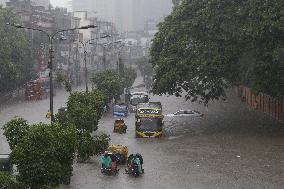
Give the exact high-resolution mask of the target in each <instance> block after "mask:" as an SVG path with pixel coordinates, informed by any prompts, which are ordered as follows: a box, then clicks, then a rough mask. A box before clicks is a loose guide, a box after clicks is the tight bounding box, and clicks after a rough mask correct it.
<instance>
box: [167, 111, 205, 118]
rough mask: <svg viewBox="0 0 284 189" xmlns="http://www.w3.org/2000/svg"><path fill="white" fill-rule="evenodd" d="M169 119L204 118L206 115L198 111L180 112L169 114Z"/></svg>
mask: <svg viewBox="0 0 284 189" xmlns="http://www.w3.org/2000/svg"><path fill="white" fill-rule="evenodd" d="M166 116H167V117H203V116H204V114H201V113H200V112H198V111H196V110H179V111H177V112H176V113H174V114H168V115H166Z"/></svg>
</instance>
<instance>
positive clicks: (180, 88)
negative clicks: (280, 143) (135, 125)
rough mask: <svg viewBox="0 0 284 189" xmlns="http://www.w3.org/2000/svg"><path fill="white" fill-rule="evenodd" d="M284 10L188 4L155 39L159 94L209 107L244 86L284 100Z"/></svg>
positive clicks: (271, 5) (252, 3)
mask: <svg viewBox="0 0 284 189" xmlns="http://www.w3.org/2000/svg"><path fill="white" fill-rule="evenodd" d="M283 9H284V2H283V1H281V0H271V1H266V0H232V1H226V0H206V1H199V0H184V1H182V4H181V5H180V6H178V7H177V8H176V9H174V11H173V12H172V14H171V15H169V16H168V17H167V18H166V19H165V21H164V22H162V23H161V24H160V25H159V32H158V33H157V34H156V35H155V38H154V40H153V45H152V47H151V53H150V55H151V63H152V64H153V66H154V69H155V77H154V81H155V82H154V84H153V92H154V93H156V94H170V95H173V94H175V95H176V96H181V94H182V93H183V92H186V99H191V100H193V101H199V102H203V103H205V104H207V103H208V102H209V101H210V100H214V99H219V98H224V97H225V89H226V88H227V87H229V86H231V85H239V84H245V85H247V86H250V87H252V88H253V89H254V90H255V91H256V92H265V93H268V94H270V95H273V96H275V95H283V94H284V85H283V81H284V78H283V77H284V76H283V75H284V74H283V59H284V57H283V54H284V48H283V44H284V38H283V36H284V31H283V13H282V12H283ZM281 11H282V12H281ZM281 15H282V16H281Z"/></svg>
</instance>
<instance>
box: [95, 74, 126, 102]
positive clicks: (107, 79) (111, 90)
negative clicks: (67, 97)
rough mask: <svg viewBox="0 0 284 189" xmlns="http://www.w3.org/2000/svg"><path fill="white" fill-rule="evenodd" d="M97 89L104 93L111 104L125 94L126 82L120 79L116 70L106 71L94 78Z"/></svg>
mask: <svg viewBox="0 0 284 189" xmlns="http://www.w3.org/2000/svg"><path fill="white" fill-rule="evenodd" d="M92 82H93V83H94V84H95V86H96V88H97V89H98V90H100V91H103V92H104V93H105V94H106V96H107V97H108V101H109V102H110V101H111V100H112V99H115V100H116V101H117V100H119V98H120V95H121V94H122V93H123V88H124V84H125V80H124V79H123V78H122V77H120V76H119V75H118V74H117V73H116V72H115V71H114V70H106V71H103V72H99V73H96V74H95V75H94V77H93V78H92Z"/></svg>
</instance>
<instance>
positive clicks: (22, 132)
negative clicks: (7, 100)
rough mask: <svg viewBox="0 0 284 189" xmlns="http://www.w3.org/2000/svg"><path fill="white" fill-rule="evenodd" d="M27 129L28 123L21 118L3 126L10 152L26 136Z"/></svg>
mask: <svg viewBox="0 0 284 189" xmlns="http://www.w3.org/2000/svg"><path fill="white" fill-rule="evenodd" d="M29 128H30V127H29V124H28V122H27V121H26V120H24V119H23V118H14V119H12V120H11V121H9V122H7V123H6V124H5V125H4V126H3V130H4V135H5V136H6V139H7V141H8V144H9V146H10V149H11V150H13V149H14V148H15V146H17V144H18V143H19V142H20V141H21V140H22V139H23V138H24V137H25V136H26V135H27V133H28V131H29Z"/></svg>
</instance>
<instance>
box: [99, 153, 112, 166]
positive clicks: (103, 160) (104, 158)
mask: <svg viewBox="0 0 284 189" xmlns="http://www.w3.org/2000/svg"><path fill="white" fill-rule="evenodd" d="M101 165H102V168H103V169H105V168H110V166H111V158H110V156H109V155H108V153H107V152H105V153H104V155H103V156H102V158H101Z"/></svg>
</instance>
